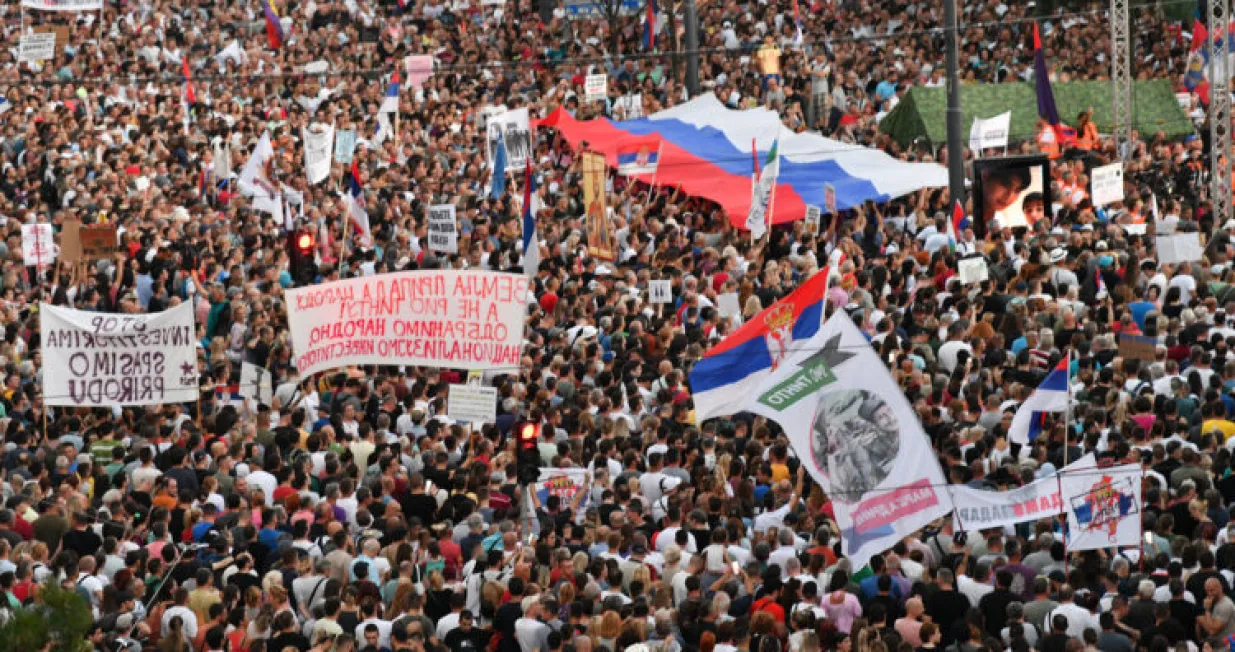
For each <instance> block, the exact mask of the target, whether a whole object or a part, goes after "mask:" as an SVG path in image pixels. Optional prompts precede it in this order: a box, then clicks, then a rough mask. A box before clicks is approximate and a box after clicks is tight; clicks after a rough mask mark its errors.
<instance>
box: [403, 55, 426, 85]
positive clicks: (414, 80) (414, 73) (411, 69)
mask: <svg viewBox="0 0 1235 652" xmlns="http://www.w3.org/2000/svg"><path fill="white" fill-rule="evenodd" d="M403 67H404V68H405V69H406V70H407V85H408V86H410V87H412V88H421V87H423V86H424V85H425V82H426V81H428V79H429V78H430V77H432V76H433V55H431V54H420V55H415V56H410V57H403Z"/></svg>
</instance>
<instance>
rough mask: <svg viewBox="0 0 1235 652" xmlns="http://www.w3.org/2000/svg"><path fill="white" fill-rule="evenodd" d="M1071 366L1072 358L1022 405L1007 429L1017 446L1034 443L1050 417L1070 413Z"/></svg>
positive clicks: (1044, 381)
mask: <svg viewBox="0 0 1235 652" xmlns="http://www.w3.org/2000/svg"><path fill="white" fill-rule="evenodd" d="M1070 363H1071V355H1066V356H1064V358H1063V360H1061V361H1060V362H1059V364H1058V365H1057V366H1056V367H1055V369H1054V370H1053V371H1051V373H1049V374H1047V375H1046V379H1045V380H1043V381H1042V384H1041V385H1038V388H1037V389H1035V390H1034V391H1033V393H1032V394H1030V395H1029V398H1027V399H1025V402H1024V403H1021V406H1020V407H1019V408H1018V409H1017V410H1016V416H1014V417H1012V425H1011V426H1010V427H1009V428H1008V439H1009V440H1010V441H1012V442H1013V443H1017V444H1028V443H1030V442H1032V441H1033V440H1034V439H1037V437H1038V435H1039V434H1041V433H1042V431H1043V429H1044V428H1045V426H1046V415H1047V414H1050V413H1052V412H1055V413H1058V412H1063V411H1064V410H1067V409H1068V401H1069V398H1070V397H1071V396H1072V391H1071V389H1070V388H1069V386H1068V370H1069V368H1070Z"/></svg>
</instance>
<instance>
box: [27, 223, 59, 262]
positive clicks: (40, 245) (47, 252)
mask: <svg viewBox="0 0 1235 652" xmlns="http://www.w3.org/2000/svg"><path fill="white" fill-rule="evenodd" d="M21 259H22V262H23V263H25V265H26V266H27V267H46V266H47V265H49V264H51V263H53V262H55V260H56V241H55V239H54V238H53V236H52V230H51V225H50V224H23V225H21Z"/></svg>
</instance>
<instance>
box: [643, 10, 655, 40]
mask: <svg viewBox="0 0 1235 652" xmlns="http://www.w3.org/2000/svg"><path fill="white" fill-rule="evenodd" d="M647 2H648V13H647V19H646V22H644V24H643V49H645V50H652V49H655V48H656V0H647Z"/></svg>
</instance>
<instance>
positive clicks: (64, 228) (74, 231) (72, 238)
mask: <svg viewBox="0 0 1235 652" xmlns="http://www.w3.org/2000/svg"><path fill="white" fill-rule="evenodd" d="M60 260H62V261H64V262H66V263H76V262H79V261H80V260H81V222H80V221H78V220H66V221H65V222H64V224H61V225H60Z"/></svg>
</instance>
